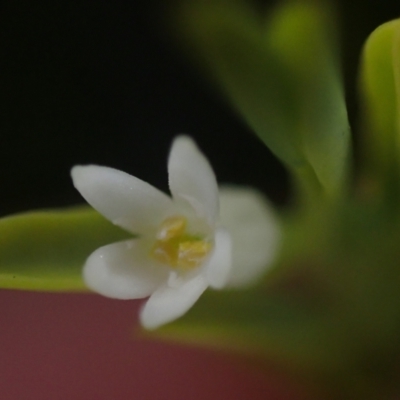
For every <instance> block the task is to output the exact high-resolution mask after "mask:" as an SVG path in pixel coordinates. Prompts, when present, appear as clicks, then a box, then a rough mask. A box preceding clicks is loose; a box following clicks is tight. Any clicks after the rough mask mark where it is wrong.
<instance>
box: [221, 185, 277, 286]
mask: <svg viewBox="0 0 400 400" xmlns="http://www.w3.org/2000/svg"><path fill="white" fill-rule="evenodd" d="M220 204H221V210H220V217H221V222H222V224H223V225H224V226H225V227H226V228H227V229H228V231H229V232H230V234H231V236H232V244H233V245H232V247H233V256H232V257H233V266H232V271H231V274H230V279H229V283H228V286H231V287H241V286H247V285H250V284H252V283H254V282H255V281H257V280H258V279H259V278H261V276H262V275H263V274H264V273H265V272H266V270H267V269H268V268H269V266H270V264H271V262H272V261H273V260H274V257H275V255H276V253H277V250H278V246H279V243H280V238H281V235H280V228H279V224H278V221H277V219H276V217H275V216H274V213H273V210H272V207H270V206H269V203H268V202H267V200H266V199H265V198H264V196H262V195H261V193H259V192H257V191H256V190H254V189H250V188H238V187H234V186H231V187H224V188H221V189H220Z"/></svg>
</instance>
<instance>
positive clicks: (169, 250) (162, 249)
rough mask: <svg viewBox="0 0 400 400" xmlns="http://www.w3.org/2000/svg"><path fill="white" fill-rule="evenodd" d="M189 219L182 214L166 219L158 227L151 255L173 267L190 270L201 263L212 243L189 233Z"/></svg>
mask: <svg viewBox="0 0 400 400" xmlns="http://www.w3.org/2000/svg"><path fill="white" fill-rule="evenodd" d="M186 229H187V220H186V218H185V217H182V216H174V217H169V218H167V219H165V220H164V221H163V222H162V223H161V225H160V227H159V228H158V231H157V235H156V242H155V243H154V246H153V247H152V249H151V255H152V256H153V257H154V258H155V259H156V260H157V261H159V262H161V263H163V264H168V265H169V266H170V267H172V268H176V269H183V270H190V269H194V268H196V267H198V266H200V265H201V263H202V262H203V261H204V259H205V257H206V256H207V255H208V254H209V253H210V250H211V248H212V244H211V243H210V242H209V241H207V240H206V239H204V238H202V237H200V236H198V235H192V234H189V233H187V230H186Z"/></svg>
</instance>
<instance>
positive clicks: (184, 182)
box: [168, 136, 219, 226]
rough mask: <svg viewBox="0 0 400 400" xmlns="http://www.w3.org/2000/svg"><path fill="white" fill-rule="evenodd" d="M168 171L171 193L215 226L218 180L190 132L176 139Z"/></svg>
mask: <svg viewBox="0 0 400 400" xmlns="http://www.w3.org/2000/svg"><path fill="white" fill-rule="evenodd" d="M168 174H169V187H170V190H171V193H172V197H173V198H174V199H175V200H176V201H178V202H182V200H183V201H185V202H187V203H189V204H190V206H191V207H192V208H194V210H195V212H196V214H197V215H198V217H200V218H205V219H206V220H207V221H208V223H209V224H210V225H211V226H213V225H214V223H215V221H216V219H217V216H218V212H219V210H218V208H219V201H218V184H217V180H216V178H215V174H214V172H213V170H212V168H211V166H210V164H209V162H208V160H207V159H206V157H205V156H204V155H203V154H202V153H201V152H200V150H199V149H198V147H197V146H196V144H195V143H194V141H193V140H192V139H191V138H189V137H188V136H178V137H177V138H176V139H175V140H174V142H173V144H172V148H171V152H170V155H169V160H168Z"/></svg>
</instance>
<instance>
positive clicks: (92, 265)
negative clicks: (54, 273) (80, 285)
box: [83, 239, 169, 299]
mask: <svg viewBox="0 0 400 400" xmlns="http://www.w3.org/2000/svg"><path fill="white" fill-rule="evenodd" d="M168 273H169V270H168V268H166V267H164V266H163V265H159V264H158V263H156V262H153V261H152V260H151V259H150V258H149V256H148V246H146V243H145V242H144V241H142V240H140V239H134V240H129V241H125V242H119V243H113V244H109V245H107V246H103V247H100V248H98V249H97V250H96V251H94V252H93V253H92V254H91V255H90V256H89V258H88V259H87V261H86V264H85V266H84V267H83V278H84V281H85V283H86V285H87V286H88V287H89V288H90V289H92V290H94V291H95V292H97V293H100V294H102V295H104V296H107V297H112V298H115V299H140V298H143V297H147V296H149V295H150V294H151V293H153V292H154V291H155V290H156V289H157V288H158V287H159V286H160V285H161V284H162V283H163V282H164V281H165V280H166V279H167V278H168Z"/></svg>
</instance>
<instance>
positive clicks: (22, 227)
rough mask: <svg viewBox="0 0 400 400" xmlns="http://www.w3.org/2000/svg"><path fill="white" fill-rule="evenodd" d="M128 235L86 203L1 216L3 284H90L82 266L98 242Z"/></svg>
mask: <svg viewBox="0 0 400 400" xmlns="http://www.w3.org/2000/svg"><path fill="white" fill-rule="evenodd" d="M127 236H128V234H127V233H125V232H123V231H122V230H120V229H119V228H117V227H115V226H114V225H112V224H111V223H110V222H108V221H107V220H105V219H104V218H103V217H102V216H101V215H100V214H98V213H97V212H96V211H94V210H92V209H90V208H88V207H79V208H71V209H66V210H61V211H60V210H57V211H39V212H30V213H25V214H19V215H15V216H10V217H5V218H2V219H0V287H1V288H10V289H30V290H45V291H47V290H48V291H81V290H86V289H85V286H84V283H83V281H82V278H81V270H82V267H83V264H84V262H85V260H86V258H87V257H88V256H89V255H90V253H91V252H92V251H94V250H95V249H96V248H98V247H100V246H103V245H105V244H108V243H112V242H116V241H119V240H122V239H124V238H126V237H127Z"/></svg>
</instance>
